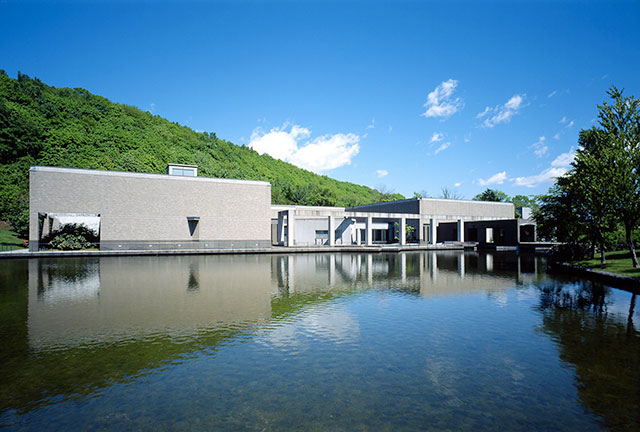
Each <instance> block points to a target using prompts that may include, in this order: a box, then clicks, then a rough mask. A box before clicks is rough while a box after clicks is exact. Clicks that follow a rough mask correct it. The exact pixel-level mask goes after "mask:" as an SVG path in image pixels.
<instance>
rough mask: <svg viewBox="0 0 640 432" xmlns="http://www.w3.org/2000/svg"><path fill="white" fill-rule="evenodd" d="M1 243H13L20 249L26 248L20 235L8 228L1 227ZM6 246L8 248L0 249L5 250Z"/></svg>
mask: <svg viewBox="0 0 640 432" xmlns="http://www.w3.org/2000/svg"><path fill="white" fill-rule="evenodd" d="M0 243H9V244H11V245H15V246H17V247H18V248H20V249H23V248H24V243H23V242H22V240H20V239H19V238H18V235H17V234H16V233H14V232H13V231H11V230H8V229H2V228H0ZM4 248H6V246H4V247H0V250H4ZM12 249H13V248H12Z"/></svg>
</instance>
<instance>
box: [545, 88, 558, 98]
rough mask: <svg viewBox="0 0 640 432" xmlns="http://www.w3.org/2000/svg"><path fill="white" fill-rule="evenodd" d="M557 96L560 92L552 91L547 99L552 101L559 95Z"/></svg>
mask: <svg viewBox="0 0 640 432" xmlns="http://www.w3.org/2000/svg"><path fill="white" fill-rule="evenodd" d="M557 94H558V90H554V91H552V92H551V93H549V94H548V95H547V97H548V98H549V99H551V98H552V97H554V96H555V95H557Z"/></svg>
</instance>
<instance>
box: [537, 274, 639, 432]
mask: <svg viewBox="0 0 640 432" xmlns="http://www.w3.org/2000/svg"><path fill="white" fill-rule="evenodd" d="M612 290H613V289H612V288H609V287H606V286H603V285H602V284H601V283H598V282H592V281H580V282H576V283H574V284H567V283H566V282H559V281H550V283H549V284H548V285H546V286H543V287H541V296H540V309H541V311H542V313H543V321H542V331H544V332H545V333H547V334H549V335H550V336H551V337H552V338H553V340H554V341H555V342H556V343H557V345H558V349H559V354H560V358H561V359H562V360H563V361H564V362H566V363H568V364H570V365H571V367H572V368H573V369H574V370H575V372H576V380H577V388H578V395H579V397H580V400H581V402H582V404H583V405H584V406H585V407H587V408H589V409H590V410H591V411H592V412H594V413H595V414H597V415H599V416H601V417H602V419H603V420H604V423H605V425H606V427H608V428H610V429H611V430H615V431H637V430H640V337H639V336H640V335H639V334H638V332H637V331H636V329H635V328H634V324H633V314H634V312H635V303H636V294H631V295H630V297H631V300H630V305H629V309H628V313H626V316H625V314H621V313H619V312H616V311H612V310H611V305H612V303H613V302H612V301H611V297H612Z"/></svg>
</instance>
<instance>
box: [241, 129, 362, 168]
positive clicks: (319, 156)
mask: <svg viewBox="0 0 640 432" xmlns="http://www.w3.org/2000/svg"><path fill="white" fill-rule="evenodd" d="M287 129H289V130H288V131H287ZM310 136H311V131H310V130H309V129H307V128H305V127H302V126H298V125H292V126H291V127H290V128H289V127H288V125H287V124H284V125H283V126H282V127H279V128H273V129H271V130H270V131H269V132H266V133H265V132H264V131H263V130H262V129H261V128H256V129H255V130H254V131H253V133H252V134H251V141H250V142H249V147H251V148H252V149H254V150H255V151H257V152H258V153H260V154H264V153H268V154H269V155H271V156H272V157H274V158H276V159H281V160H283V161H286V162H290V163H292V164H294V165H297V166H299V167H301V168H304V169H308V170H310V171H314V172H322V171H327V170H331V169H334V168H339V167H341V166H344V165H349V164H351V160H352V159H353V158H354V157H355V155H357V154H358V152H359V151H360V146H359V145H358V142H359V141H360V137H359V136H358V135H356V134H353V133H348V134H341V133H338V134H334V135H323V136H320V137H318V138H315V139H314V140H312V141H308V142H305V143H303V144H302V143H301V141H303V140H306V139H307V138H309V137H310Z"/></svg>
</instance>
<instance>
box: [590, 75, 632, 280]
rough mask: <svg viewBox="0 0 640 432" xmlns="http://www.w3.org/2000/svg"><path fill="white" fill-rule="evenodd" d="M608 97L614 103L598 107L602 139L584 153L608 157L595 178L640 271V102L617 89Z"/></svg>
mask: <svg viewBox="0 0 640 432" xmlns="http://www.w3.org/2000/svg"><path fill="white" fill-rule="evenodd" d="M607 94H608V95H609V97H610V98H611V99H612V103H611V104H608V103H607V102H606V101H605V102H604V103H603V104H602V105H598V111H599V112H598V118H599V124H600V132H599V133H598V137H599V138H600V139H598V140H596V144H597V145H596V147H595V148H585V152H586V153H588V154H590V155H593V158H598V157H603V158H606V167H603V169H602V171H601V172H600V173H597V175H596V177H602V182H603V183H606V184H607V186H608V189H607V192H608V193H607V194H606V196H605V195H604V194H603V198H604V199H606V202H607V203H608V204H609V206H610V208H611V210H612V211H613V212H614V214H615V216H616V218H617V219H618V220H619V221H620V222H621V223H622V224H623V226H624V230H625V236H626V241H627V246H628V248H629V252H630V253H631V260H632V262H633V266H634V267H635V268H638V267H640V265H639V264H638V259H637V257H636V252H635V246H634V243H633V231H634V229H635V228H636V227H637V226H638V222H640V100H638V99H636V98H635V97H633V96H624V95H623V91H622V90H618V89H617V88H616V87H612V88H611V89H610V90H609V91H608V92H607ZM601 147H604V148H601ZM585 181H588V179H585Z"/></svg>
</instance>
